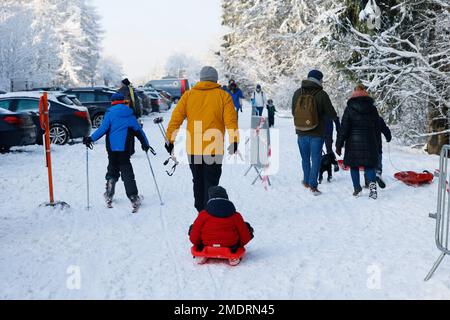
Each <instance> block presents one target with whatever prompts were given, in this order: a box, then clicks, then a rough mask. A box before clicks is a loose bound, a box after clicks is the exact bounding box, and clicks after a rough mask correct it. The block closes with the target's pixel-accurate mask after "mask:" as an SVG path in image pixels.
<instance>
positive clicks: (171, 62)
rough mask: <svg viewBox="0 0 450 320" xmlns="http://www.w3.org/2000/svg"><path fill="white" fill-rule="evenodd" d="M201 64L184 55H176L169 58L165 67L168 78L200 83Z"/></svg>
mask: <svg viewBox="0 0 450 320" xmlns="http://www.w3.org/2000/svg"><path fill="white" fill-rule="evenodd" d="M200 70H201V63H200V62H199V61H198V60H197V59H195V58H193V57H191V56H188V55H186V54H184V53H175V54H173V55H171V56H169V57H168V58H167V61H166V65H165V73H166V76H170V77H176V78H187V79H190V80H193V81H198V79H199V77H200Z"/></svg>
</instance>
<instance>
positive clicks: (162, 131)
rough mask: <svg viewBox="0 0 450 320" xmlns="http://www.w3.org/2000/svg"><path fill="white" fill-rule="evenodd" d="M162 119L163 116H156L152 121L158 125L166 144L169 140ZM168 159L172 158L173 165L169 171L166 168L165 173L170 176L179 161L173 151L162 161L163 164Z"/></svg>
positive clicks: (167, 161) (166, 163) (167, 162)
mask: <svg viewBox="0 0 450 320" xmlns="http://www.w3.org/2000/svg"><path fill="white" fill-rule="evenodd" d="M163 121H164V119H163V118H156V119H155V120H153V123H155V124H156V125H158V128H159V131H161V134H162V136H163V138H164V140H165V142H166V144H169V143H170V141H169V138H167V135H166V129H165V128H164V125H163ZM170 160H172V161H173V162H174V165H173V166H172V169H171V170H170V171H168V170H166V173H167V175H168V176H169V177H172V176H173V175H174V174H175V170H176V169H177V166H178V165H179V164H180V163H179V162H178V160H177V158H176V157H175V155H174V154H173V152H172V154H171V155H170V158H169V159H167V160H166V161H165V162H164V165H165V166H167V165H168V164H169V162H170Z"/></svg>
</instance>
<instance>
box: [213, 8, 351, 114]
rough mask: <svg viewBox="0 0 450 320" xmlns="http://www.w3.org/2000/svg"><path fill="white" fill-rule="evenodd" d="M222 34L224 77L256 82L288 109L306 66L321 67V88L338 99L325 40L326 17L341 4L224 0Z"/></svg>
mask: <svg viewBox="0 0 450 320" xmlns="http://www.w3.org/2000/svg"><path fill="white" fill-rule="evenodd" d="M222 4H223V10H224V14H223V24H224V25H225V26H227V27H229V28H230V29H231V30H230V32H229V33H228V34H227V35H226V36H225V38H224V40H225V43H224V44H223V49H222V50H221V52H220V60H221V62H222V64H223V65H224V69H225V71H226V72H227V74H228V77H229V78H234V79H236V80H237V81H238V82H240V83H241V85H243V86H244V87H246V88H248V89H249V90H250V88H253V87H254V85H255V84H257V83H259V84H261V85H262V86H263V88H265V91H266V93H268V94H269V95H270V96H271V97H272V98H273V99H274V100H275V103H276V104H277V105H278V106H280V107H282V108H289V106H290V101H291V99H292V95H293V93H294V91H295V90H296V89H297V88H298V87H299V86H300V84H301V80H302V79H304V78H305V77H306V76H307V74H308V71H310V70H311V69H321V70H322V71H323V72H324V73H325V76H326V81H327V83H326V84H327V90H331V91H333V92H334V93H335V95H336V96H337V97H338V98H337V99H336V100H337V104H340V100H342V99H339V97H340V96H342V92H343V91H342V88H341V85H342V83H343V82H342V79H340V77H339V75H338V74H337V73H336V72H335V71H334V70H332V68H331V65H330V59H329V57H328V55H329V51H327V50H326V44H327V41H325V40H326V39H328V38H329V37H330V36H331V31H332V30H331V28H330V25H329V23H328V21H329V20H330V19H331V18H330V17H331V16H333V15H335V14H336V13H337V12H339V10H341V9H342V6H341V5H339V3H338V2H336V1H331V0H318V1H308V0H285V1H275V0H269V1H231V0H224V1H222Z"/></svg>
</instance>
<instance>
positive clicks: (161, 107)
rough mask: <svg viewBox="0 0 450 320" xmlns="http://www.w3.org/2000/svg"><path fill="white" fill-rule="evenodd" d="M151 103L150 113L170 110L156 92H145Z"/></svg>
mask: <svg viewBox="0 0 450 320" xmlns="http://www.w3.org/2000/svg"><path fill="white" fill-rule="evenodd" d="M145 93H146V94H147V95H148V96H149V98H150V101H151V106H152V108H151V112H161V111H167V110H169V109H170V105H169V104H168V103H167V102H166V100H165V99H164V98H163V97H161V95H160V94H159V93H158V91H145Z"/></svg>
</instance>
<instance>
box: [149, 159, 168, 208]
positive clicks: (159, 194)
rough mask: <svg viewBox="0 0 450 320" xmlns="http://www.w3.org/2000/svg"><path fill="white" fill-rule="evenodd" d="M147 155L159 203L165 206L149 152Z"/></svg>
mask: <svg viewBox="0 0 450 320" xmlns="http://www.w3.org/2000/svg"><path fill="white" fill-rule="evenodd" d="M145 154H146V155H147V160H148V164H149V166H150V171H151V172H152V176H153V181H155V186H156V191H157V192H158V196H159V201H160V202H161V205H162V206H163V205H164V202H163V200H162V197H161V192H159V187H158V183H157V182H156V177H155V172H154V171H153V166H152V162H151V161H150V157H149V155H148V152H146V153H145Z"/></svg>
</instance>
